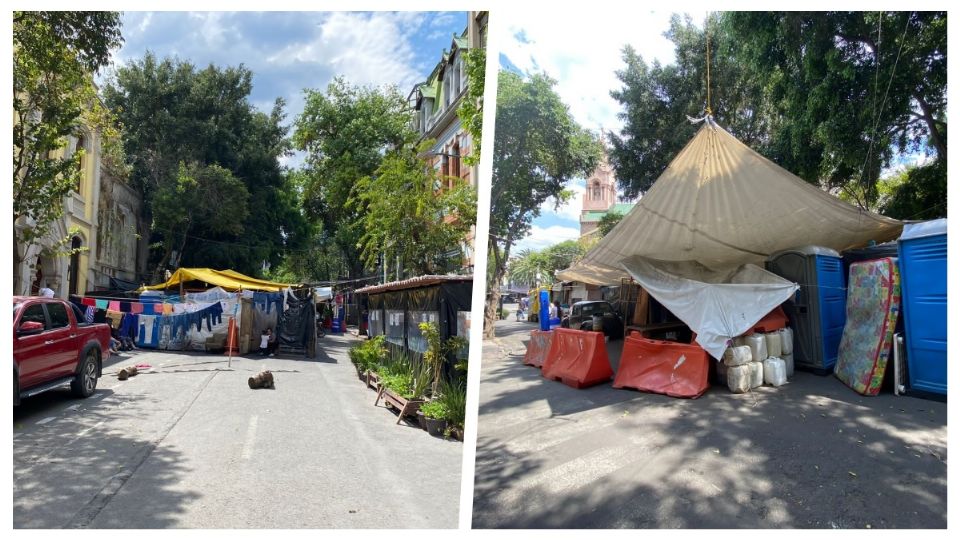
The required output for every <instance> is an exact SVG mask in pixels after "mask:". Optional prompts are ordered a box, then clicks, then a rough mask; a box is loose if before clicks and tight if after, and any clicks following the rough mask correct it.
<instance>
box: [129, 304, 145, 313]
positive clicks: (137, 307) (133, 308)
mask: <svg viewBox="0 0 960 540" xmlns="http://www.w3.org/2000/svg"><path fill="white" fill-rule="evenodd" d="M130 313H138V314H139V313H143V304H141V303H140V302H130Z"/></svg>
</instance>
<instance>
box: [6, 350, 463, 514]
mask: <svg viewBox="0 0 960 540" xmlns="http://www.w3.org/2000/svg"><path fill="white" fill-rule="evenodd" d="M355 340H356V338H354V337H351V336H331V335H328V336H327V337H326V338H324V339H322V340H321V341H320V351H321V353H320V354H319V355H318V357H317V358H316V359H312V360H308V359H303V358H290V357H283V358H262V357H258V356H255V355H249V356H248V357H246V358H234V359H233V363H232V366H230V367H228V366H227V360H226V357H224V356H221V355H211V354H203V353H173V352H158V351H146V350H141V351H135V352H132V353H124V355H123V356H121V357H115V358H111V363H110V365H108V366H105V367H104V377H103V378H102V379H101V380H100V384H99V385H98V390H97V392H96V394H95V395H94V396H92V397H91V398H89V399H85V400H75V399H73V398H71V397H70V395H69V391H68V390H63V391H60V390H56V391H51V392H48V393H46V394H41V395H39V396H36V397H33V398H30V399H28V400H25V401H24V402H23V404H22V405H21V406H20V407H19V408H15V409H14V413H13V414H14V419H13V423H14V432H13V458H14V463H13V500H14V508H13V523H14V527H16V528H278V529H285V528H454V527H456V526H457V520H458V506H459V494H460V469H461V459H462V457H461V456H462V447H463V445H462V443H459V442H455V441H449V440H443V439H439V438H434V437H431V436H430V435H428V434H427V433H426V432H425V431H422V430H421V429H419V427H414V426H412V425H407V424H406V423H402V424H401V425H396V420H397V417H396V414H395V413H392V412H391V411H390V410H388V409H386V408H385V407H384V406H383V405H382V404H381V405H380V406H379V407H374V400H375V398H376V394H375V392H373V391H372V390H369V389H367V388H365V387H364V385H363V384H362V383H361V382H360V381H359V380H358V379H357V376H356V372H355V370H354V368H353V366H352V365H351V364H350V362H349V360H348V358H347V354H346V353H347V350H348V348H349V345H350V344H352V343H353V342H354V341H355ZM142 363H146V364H149V365H150V366H151V369H149V370H146V371H144V372H143V373H141V374H139V375H137V376H135V377H132V378H130V379H128V380H126V381H119V380H118V379H117V378H116V372H117V371H118V370H119V369H120V368H122V367H124V366H127V365H134V364H142ZM262 369H270V370H271V371H273V373H274V376H275V381H276V389H274V390H267V389H259V390H251V389H249V388H248V386H247V378H248V377H250V376H252V375H254V374H255V373H256V372H259V371H260V370H262Z"/></svg>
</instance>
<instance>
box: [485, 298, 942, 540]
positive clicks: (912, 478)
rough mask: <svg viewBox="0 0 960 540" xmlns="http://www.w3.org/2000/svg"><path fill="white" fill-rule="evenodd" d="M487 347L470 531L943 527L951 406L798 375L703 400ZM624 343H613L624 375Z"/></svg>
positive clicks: (511, 334)
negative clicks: (564, 373)
mask: <svg viewBox="0 0 960 540" xmlns="http://www.w3.org/2000/svg"><path fill="white" fill-rule="evenodd" d="M512 319H513V316H512V313H511V317H510V320H505V321H499V322H498V323H497V327H496V329H497V335H498V337H497V338H496V339H495V340H486V341H485V342H484V347H483V360H482V366H483V367H482V376H481V380H480V410H479V424H478V440H477V454H476V455H477V461H476V471H475V475H476V476H475V482H476V486H475V487H476V488H475V491H474V509H473V527H474V528H499V527H509V528H553V527H562V528H740V527H746V528H791V527H796V528H868V527H869V528H943V527H946V525H947V406H946V403H942V402H937V401H930V400H925V399H919V398H916V397H903V396H901V397H898V396H894V395H893V394H892V393H882V394H881V395H879V396H876V397H864V396H861V395H859V394H857V393H855V392H853V391H852V390H850V389H849V388H847V387H846V386H844V385H843V383H841V382H840V381H839V380H837V379H836V378H835V377H833V376H826V377H821V376H817V375H813V374H809V373H804V372H797V373H796V375H795V376H794V378H793V379H791V381H790V382H789V383H788V384H786V385H784V386H782V387H780V388H772V387H763V388H760V389H757V390H754V391H753V392H751V393H748V394H739V395H736V394H732V393H730V392H729V391H728V390H727V389H726V388H719V387H713V388H711V389H710V390H708V392H707V393H706V394H705V395H704V396H702V397H700V398H699V399H696V400H688V399H676V398H670V397H667V396H662V395H656V394H647V393H641V392H637V391H632V390H615V389H614V388H613V387H612V386H611V385H610V384H604V385H600V386H596V387H593V388H589V389H584V390H575V389H573V388H570V387H567V386H565V385H563V384H561V383H559V382H553V381H548V380H546V379H544V378H543V377H541V375H540V371H539V370H538V369H536V368H533V367H530V366H526V365H523V363H522V360H523V354H524V351H525V350H526V345H525V344H526V341H527V340H528V339H529V332H530V330H531V329H533V328H535V327H536V326H535V325H534V324H533V323H526V322H516V321H514V320H512ZM622 343H623V342H622V341H621V340H616V341H612V342H610V343H609V344H608V345H609V350H610V357H611V363H612V364H613V368H614V370H616V367H617V365H618V360H619V350H620V348H621V347H622Z"/></svg>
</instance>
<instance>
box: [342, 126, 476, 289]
mask: <svg viewBox="0 0 960 540" xmlns="http://www.w3.org/2000/svg"><path fill="white" fill-rule="evenodd" d="M430 142H432V141H428V142H426V143H424V144H422V145H421V146H420V149H419V151H417V150H414V149H413V148H409V147H405V148H401V149H398V150H396V151H393V152H391V153H389V154H387V156H386V157H385V158H384V159H383V161H382V162H381V163H380V166H379V167H377V170H376V172H375V173H374V175H373V176H368V177H365V178H362V179H361V180H360V181H358V182H357V184H356V186H355V188H354V192H355V193H356V195H355V196H354V197H352V198H351V199H350V202H351V204H354V205H359V206H361V207H364V208H365V213H364V216H363V222H362V225H363V235H362V236H361V237H360V242H359V245H360V248H361V256H362V257H363V260H364V262H365V263H366V265H367V267H368V268H373V267H375V266H376V263H377V261H378V260H379V259H380V257H384V258H385V259H384V260H391V259H390V258H391V257H400V260H401V261H403V264H404V266H405V267H406V268H408V269H409V270H411V271H412V272H414V273H416V274H437V273H445V272H446V271H448V270H452V269H453V268H457V267H459V266H460V264H459V263H460V258H456V257H450V256H449V253H450V252H451V251H454V252H457V253H461V252H460V251H459V250H457V249H456V246H458V245H460V244H462V243H463V241H464V237H465V236H466V235H467V233H469V232H470V227H471V226H473V225H474V223H476V218H477V193H476V189H475V188H474V187H473V186H471V185H469V184H468V183H467V182H465V181H463V180H462V179H460V178H456V177H441V176H440V175H438V174H437V172H436V171H435V170H434V169H433V167H430V166H429V165H428V164H427V163H425V162H424V161H423V160H422V159H420V158H419V157H418V153H422V152H423V151H424V150H426V149H427V148H429V146H428V144H429V143H430ZM448 183H449V184H448ZM461 254H462V253H461ZM451 263H455V264H453V265H452V266H451Z"/></svg>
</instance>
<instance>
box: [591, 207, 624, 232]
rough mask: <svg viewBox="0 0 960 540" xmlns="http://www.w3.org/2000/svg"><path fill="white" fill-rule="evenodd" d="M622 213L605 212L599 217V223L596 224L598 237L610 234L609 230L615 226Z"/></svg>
mask: <svg viewBox="0 0 960 540" xmlns="http://www.w3.org/2000/svg"><path fill="white" fill-rule="evenodd" d="M623 216H624V214H621V213H620V212H607V213H606V214H604V215H603V217H601V218H600V223H598V224H597V229H598V230H599V231H600V238H603V237H604V236H606V235H608V234H610V231H612V230H613V228H614V227H616V226H617V225H618V224H619V223H620V221H621V220H623Z"/></svg>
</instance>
